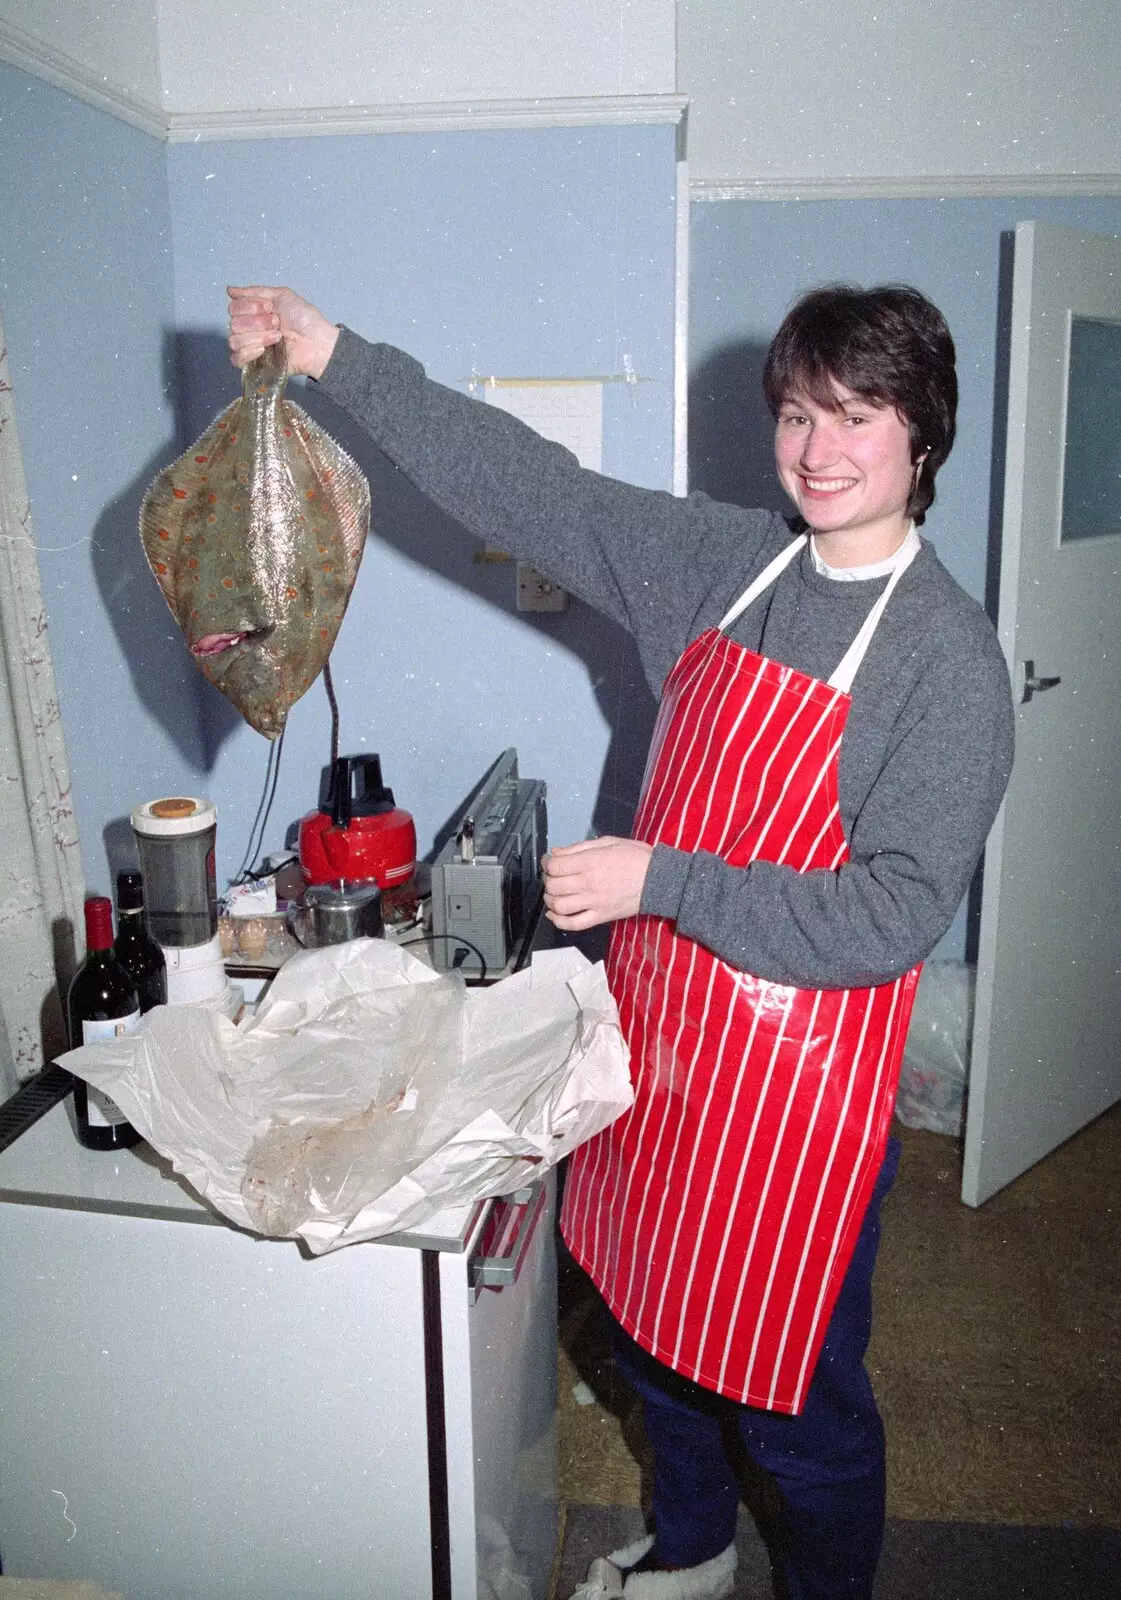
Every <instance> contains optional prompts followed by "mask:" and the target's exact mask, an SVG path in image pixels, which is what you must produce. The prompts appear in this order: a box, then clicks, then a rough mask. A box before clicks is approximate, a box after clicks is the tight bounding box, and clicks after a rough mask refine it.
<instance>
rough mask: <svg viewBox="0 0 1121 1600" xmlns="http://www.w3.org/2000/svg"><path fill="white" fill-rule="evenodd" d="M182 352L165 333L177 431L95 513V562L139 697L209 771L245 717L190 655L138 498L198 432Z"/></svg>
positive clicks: (186, 754) (190, 758) (190, 759)
mask: <svg viewBox="0 0 1121 1600" xmlns="http://www.w3.org/2000/svg"><path fill="white" fill-rule="evenodd" d="M179 357H180V352H179V349H178V340H177V338H176V336H175V335H174V334H169V335H166V336H165V339H164V388H165V391H166V392H167V393H168V394H169V395H170V396H171V397H172V399H173V402H174V404H175V411H176V436H175V438H174V439H172V440H171V441H170V442H169V443H168V445H167V448H166V449H165V450H162V451H159V452H157V454H156V455H154V456H152V458H151V459H150V461H149V462H148V464H147V465H146V466H145V468H144V469H143V470H142V471H141V472H140V473H139V474H138V475H137V477H136V478H135V479H134V480H133V482H132V483H131V484H130V485H129V487H128V488H127V489H126V490H125V492H124V493H123V494H122V495H120V496H118V498H117V499H116V500H113V501H112V502H111V503H110V504H109V505H108V506H106V508H105V510H104V511H103V512H102V514H101V516H100V517H99V518H98V519H97V524H96V526H95V528H94V536H93V570H94V578H95V581H96V583H97V587H98V590H99V592H100V595H101V599H102V603H103V605H104V607H105V611H106V614H107V615H108V617H109V619H110V621H111V623H112V625H113V630H114V632H115V634H116V636H117V642H118V645H119V646H120V651H121V656H122V658H123V659H124V660H125V661H126V662H127V663H128V669H129V673H130V675H131V678H132V684H133V688H134V690H135V692H136V696H137V699H138V700H139V701H140V702H141V704H142V705H143V706H144V707H145V709H146V710H147V711H148V713H149V714H150V715H151V717H152V719H153V721H155V722H158V723H159V725H160V726H161V727H162V728H163V729H164V730H165V731H166V733H167V734H168V737H169V738H170V739H171V741H172V743H173V744H174V746H175V748H176V749H177V750H178V751H179V753H180V755H182V757H183V758H184V760H185V761H186V762H187V764H188V765H189V766H190V767H191V768H193V769H195V770H197V771H199V772H208V771H210V770H211V768H212V767H213V766H214V763H215V759H216V757H217V753H218V750H219V749H220V747H221V744H222V741H223V740H224V739H225V738H226V737H227V736H228V735H229V733H230V732H231V731H232V730H233V729H234V728H235V727H236V726H237V725H238V723H239V720H240V719H239V717H238V714H237V712H236V711H234V709H233V707H232V706H231V705H229V703H228V702H227V701H226V700H224V699H223V697H222V696H221V695H220V694H218V692H217V691H216V690H214V689H212V688H211V686H210V685H209V684H208V683H207V682H206V680H205V678H203V676H202V674H201V673H200V672H199V671H198V670H197V668H196V667H195V665H194V663H193V662H192V660H191V658H190V655H189V654H188V652H187V647H186V644H185V643H184V640H183V636H182V634H181V633H180V631H179V628H178V625H177V624H176V622H175V620H174V618H173V617H172V615H171V612H170V611H169V610H168V606H167V602H166V601H165V599H164V597H163V595H162V594H161V592H160V589H159V585H158V584H157V583H156V580H155V578H154V577H153V576H152V573H151V571H150V570H149V567H148V562H147V558H146V557H145V554H144V547H143V545H142V544H141V542H140V505H141V501H142V500H143V498H144V495H145V494H146V492H147V490H148V487H149V485H150V484H151V482H152V480H153V478H155V476H156V474H157V473H158V472H160V471H161V470H162V469H163V468H164V467H165V466H167V464H168V463H169V462H170V461H173V460H174V459H175V457H176V456H178V455H180V454H181V453H182V451H183V450H184V449H185V448H186V446H187V444H189V443H190V438H191V437H193V435H189V434H188V433H187V432H186V418H185V415H184V411H183V404H182V398H181V397H182V394H183V384H182V381H181V368H180V359H179ZM227 401H228V396H227ZM200 431H201V430H200Z"/></svg>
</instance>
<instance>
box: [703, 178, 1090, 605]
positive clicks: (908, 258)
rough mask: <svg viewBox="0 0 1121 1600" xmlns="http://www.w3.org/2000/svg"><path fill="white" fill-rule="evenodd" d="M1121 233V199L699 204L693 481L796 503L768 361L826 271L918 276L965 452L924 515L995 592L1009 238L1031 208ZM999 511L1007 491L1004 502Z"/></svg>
mask: <svg viewBox="0 0 1121 1600" xmlns="http://www.w3.org/2000/svg"><path fill="white" fill-rule="evenodd" d="M1033 220H1034V221H1042V222H1055V223H1059V224H1061V225H1062V226H1064V227H1068V228H1082V229H1085V230H1087V231H1090V232H1095V233H1106V234H1114V233H1121V199H1087V200H1047V199H1044V200H1039V199H1033V200H1000V199H997V200H891V201H871V200H823V201H798V202H793V201H790V202H777V201H776V202H767V201H722V202H711V203H710V202H706V203H703V204H698V205H696V206H694V207H693V215H692V242H691V273H692V282H691V310H690V343H689V348H690V395H689V405H690V428H689V432H690V452H689V456H690V484H691V486H692V487H694V488H704V489H709V490H711V492H713V493H716V494H719V495H721V497H722V498H726V499H732V500H738V501H740V502H742V503H745V504H752V505H755V504H760V503H763V504H771V505H774V506H776V507H778V506H783V505H784V504H785V502H784V500H783V496H782V493H781V491H780V490H779V488H778V486H777V483H776V482H775V479H774V474H773V471H772V469H771V444H770V419H769V418H768V417H767V414H766V409H765V407H764V406H763V402H762V398H761V395H760V394H759V374H760V372H761V370H762V365H763V356H764V354H765V352H766V347H767V345H768V343H769V342H770V339H771V336H772V335H773V333H774V332H775V329H776V328H777V327H778V324H779V323H780V322H781V320H782V318H783V316H784V314H785V313H786V311H787V310H788V309H789V307H790V305H791V303H792V302H793V301H794V300H795V299H797V297H798V296H799V295H800V294H802V293H803V292H804V291H805V290H807V289H811V288H814V287H816V286H818V285H820V284H824V283H836V282H842V281H843V282H846V283H858V284H862V285H871V284H876V283H891V282H902V283H911V284H914V286H915V287H916V288H918V289H921V290H922V291H923V293H924V294H927V295H929V296H930V298H931V299H932V300H933V301H934V302H935V304H936V305H938V306H939V307H940V308H941V310H942V311H943V313H944V314H945V316H946V319H947V321H948V322H949V324H950V330H951V332H952V333H953V336H954V341H955V344H956V346H957V355H958V379H959V383H960V388H961V399H960V404H959V408H958V437H957V443H956V445H955V446H954V452H953V454H952V456H951V457H950V459H949V461H948V462H947V464H946V466H945V467H943V469H942V471H941V472H940V473H939V476H938V499H937V503H936V504H935V506H934V509H933V510H932V511H931V513H930V515H929V516H928V518H927V521H926V525H925V527H924V529H923V532H924V534H926V535H928V536H929V537H930V538H931V539H932V540H933V541H934V543H935V544H936V546H937V548H938V553H939V555H940V556H941V557H942V560H943V561H944V562H945V563H946V565H947V566H948V567H949V569H950V571H951V572H952V573H953V574H954V576H955V577H956V578H957V580H958V582H959V583H961V584H962V585H963V586H964V587H965V588H966V589H967V590H968V591H969V592H970V593H971V594H973V595H975V596H976V597H977V598H978V599H983V598H984V593H985V570H986V553H987V549H988V543H989V527H990V467H991V460H992V444H993V397H994V380H995V374H996V361H997V310H998V295H999V289H1000V281H1001V248H1002V246H1001V240H1002V235H1007V234H1009V233H1011V231H1012V230H1013V229H1014V228H1015V226H1016V223H1017V222H1024V221H1033ZM996 509H997V510H998V511H999V505H998V506H997V508H996Z"/></svg>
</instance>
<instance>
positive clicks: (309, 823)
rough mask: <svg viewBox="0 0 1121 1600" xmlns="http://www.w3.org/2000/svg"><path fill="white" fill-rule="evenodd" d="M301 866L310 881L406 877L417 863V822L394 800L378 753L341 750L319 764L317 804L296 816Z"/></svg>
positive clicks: (384, 882)
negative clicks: (342, 753) (347, 753)
mask: <svg viewBox="0 0 1121 1600" xmlns="http://www.w3.org/2000/svg"><path fill="white" fill-rule="evenodd" d="M299 853H300V867H301V868H302V870H303V875H304V881H305V882H306V883H308V884H312V883H338V882H340V881H345V882H347V883H355V882H369V881H370V880H371V879H373V881H374V882H375V883H376V884H377V886H378V888H379V889H382V890H386V889H396V888H399V887H400V886H401V885H403V884H405V883H407V882H408V881H409V879H410V878H411V877H412V875H413V871H414V869H415V867H416V827H415V825H414V823H413V819H412V817H411V816H410V815H409V813H408V812H407V811H403V810H402V809H401V808H400V806H398V805H395V804H394V800H393V790H392V789H387V788H386V787H385V784H384V783H383V782H382V776H381V760H380V758H379V757H378V756H376V755H357V756H339V757H338V759H337V760H336V761H335V762H333V763H332V765H331V766H329V767H325V768H324V769H323V777H322V780H321V782H320V785H319V809H318V810H317V811H309V812H308V813H307V815H306V816H305V817H302V818H301V819H300V836H299Z"/></svg>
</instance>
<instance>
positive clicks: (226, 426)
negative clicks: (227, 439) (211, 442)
mask: <svg viewBox="0 0 1121 1600" xmlns="http://www.w3.org/2000/svg"><path fill="white" fill-rule="evenodd" d="M218 426H219V427H220V428H228V427H229V423H228V422H220V423H219V424H218Z"/></svg>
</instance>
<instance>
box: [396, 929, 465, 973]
mask: <svg viewBox="0 0 1121 1600" xmlns="http://www.w3.org/2000/svg"><path fill="white" fill-rule="evenodd" d="M433 939H446V940H447V941H448V943H449V944H463V945H466V946H467V949H468V950H473V951H474V952H475V954H476V955H477V956H478V958H479V982H480V983H482V982H484V980H485V979H486V975H487V964H486V960H485V958H484V956H483V952H482V951H481V950H480V949H479V947H478V945H477V944H472V943H471V941H470V939H465V938H463V936H462V935H461V934H458V933H426V934H425V935H424V936H423V938H420V939H401V940H399V941H398V946H397V947H398V949H399V950H405V949H407V948H408V946H409V945H411V944H429V943H431V941H432V940H433ZM456 953H457V954H458V951H457V952H456ZM465 955H466V952H465V954H464V955H463V956H460V957H459V960H458V961H455V962H454V966H455V968H457V969H458V968H459V967H461V966H462V965H463V962H464V959H465Z"/></svg>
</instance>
